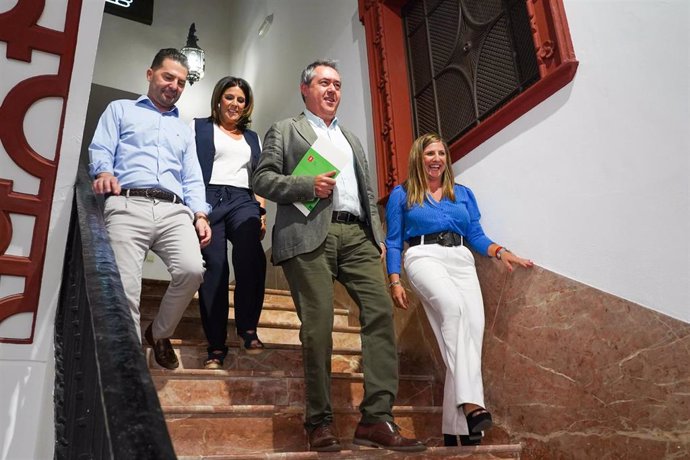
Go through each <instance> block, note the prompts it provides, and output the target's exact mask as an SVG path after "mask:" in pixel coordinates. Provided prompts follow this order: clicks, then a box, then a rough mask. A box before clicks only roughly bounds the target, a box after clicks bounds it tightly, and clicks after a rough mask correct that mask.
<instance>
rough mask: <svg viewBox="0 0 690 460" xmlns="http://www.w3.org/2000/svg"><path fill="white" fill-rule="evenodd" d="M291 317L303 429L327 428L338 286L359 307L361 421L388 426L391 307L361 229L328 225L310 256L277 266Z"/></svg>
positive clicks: (392, 392)
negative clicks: (298, 353)
mask: <svg viewBox="0 0 690 460" xmlns="http://www.w3.org/2000/svg"><path fill="white" fill-rule="evenodd" d="M282 267H283V271H284V273H285V277H286V278H287V281H288V284H289V285H290V291H291V293H292V298H293V300H294V302H295V306H296V308H297V315H298V316H299V318H300V321H301V322H302V326H301V328H300V340H301V341H302V354H303V363H304V378H305V391H306V411H305V426H306V427H307V429H310V428H313V427H316V426H318V425H320V424H322V423H331V422H332V420H333V408H332V407H331V397H330V390H331V354H332V351H333V336H332V334H333V311H334V310H333V282H334V280H338V281H339V282H340V283H341V284H343V286H345V288H346V289H347V292H348V293H349V294H350V296H351V297H352V299H353V300H354V301H355V303H357V305H358V307H359V322H360V325H361V340H362V367H363V373H364V398H363V400H362V403H361V404H360V412H361V413H362V419H361V421H362V422H364V423H374V422H380V421H392V420H393V413H392V406H393V401H394V400H395V396H396V394H397V391H398V357H397V353H396V345H395V331H394V328H393V304H392V301H391V298H390V295H389V294H388V291H387V289H386V284H385V278H384V274H383V267H382V265H381V258H380V253H379V251H378V249H377V248H376V246H375V244H374V242H373V239H372V238H370V237H369V229H368V228H367V227H366V226H364V224H357V223H354V224H345V223H332V224H331V226H330V229H329V232H328V236H327V237H326V240H325V241H324V242H323V243H322V244H321V246H319V247H318V248H317V249H316V250H314V251H312V252H310V253H307V254H300V255H298V256H295V257H293V258H291V259H288V260H287V261H285V262H283V264H282Z"/></svg>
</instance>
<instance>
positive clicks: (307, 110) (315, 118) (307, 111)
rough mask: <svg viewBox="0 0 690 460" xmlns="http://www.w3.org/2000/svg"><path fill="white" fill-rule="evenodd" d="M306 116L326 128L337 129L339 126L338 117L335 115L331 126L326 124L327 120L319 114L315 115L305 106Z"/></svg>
mask: <svg viewBox="0 0 690 460" xmlns="http://www.w3.org/2000/svg"><path fill="white" fill-rule="evenodd" d="M304 116H306V117H307V120H309V121H311V122H312V123H314V124H315V125H316V126H319V127H321V128H324V129H335V128H336V127H337V126H338V117H334V118H333V121H332V122H331V125H330V126H326V122H325V121H323V120H322V119H321V118H319V117H318V116H316V115H314V114H313V113H312V112H311V111H310V110H309V109H307V108H306V107H305V109H304Z"/></svg>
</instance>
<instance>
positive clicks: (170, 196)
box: [105, 188, 182, 203]
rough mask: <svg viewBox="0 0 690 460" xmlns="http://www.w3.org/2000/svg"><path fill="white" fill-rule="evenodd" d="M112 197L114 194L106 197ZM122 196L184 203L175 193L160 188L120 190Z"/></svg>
mask: <svg viewBox="0 0 690 460" xmlns="http://www.w3.org/2000/svg"><path fill="white" fill-rule="evenodd" d="M111 196H113V194H112V193H109V194H107V195H106V196H105V197H106V198H109V197H111ZM120 196H126V197H130V196H141V197H145V198H152V199H155V200H160V201H167V202H169V203H182V199H180V197H179V196H177V195H175V194H174V193H173V192H169V191H167V190H162V189H159V188H123V189H122V190H120Z"/></svg>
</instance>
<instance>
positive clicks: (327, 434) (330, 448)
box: [309, 424, 341, 452]
mask: <svg viewBox="0 0 690 460" xmlns="http://www.w3.org/2000/svg"><path fill="white" fill-rule="evenodd" d="M340 449H341V447H340V441H338V437H337V436H336V435H335V431H334V430H333V425H332V424H325V425H319V426H317V427H316V428H314V429H313V430H311V431H309V450H313V451H317V452H339V451H340Z"/></svg>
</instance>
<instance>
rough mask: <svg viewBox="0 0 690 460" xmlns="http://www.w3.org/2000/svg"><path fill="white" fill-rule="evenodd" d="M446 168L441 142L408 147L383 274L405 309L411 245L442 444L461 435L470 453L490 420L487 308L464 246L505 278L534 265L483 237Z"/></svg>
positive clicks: (474, 210)
mask: <svg viewBox="0 0 690 460" xmlns="http://www.w3.org/2000/svg"><path fill="white" fill-rule="evenodd" d="M448 160H449V152H448V146H447V145H446V143H445V142H444V141H443V139H441V137H440V136H439V135H438V134H434V133H431V134H425V135H423V136H421V137H419V138H418V139H417V140H415V142H414V144H413V145H412V149H411V151H410V162H409V175H408V176H409V177H408V179H407V182H406V183H405V184H404V185H399V186H397V187H396V188H395V189H394V190H393V192H392V193H391V195H390V198H389V200H388V205H387V207H386V223H387V226H388V234H387V238H386V246H387V254H386V267H387V270H388V276H389V279H390V284H389V287H390V289H391V296H392V297H393V301H394V302H395V304H396V306H397V307H399V308H403V309H406V308H407V306H408V301H407V296H406V294H405V290H404V289H403V287H402V286H401V284H400V268H401V259H402V252H403V244H404V243H408V245H409V248H408V249H407V251H406V252H405V258H404V266H405V272H406V273H407V277H408V279H409V281H410V285H411V287H412V289H413V290H414V292H415V293H416V294H417V295H418V296H419V298H420V300H421V301H422V304H423V305H424V310H425V311H426V314H427V317H428V318H429V323H430V324H431V327H432V329H433V330H434V334H435V335H436V340H437V341H438V345H439V348H440V350H441V355H442V356H443V360H444V362H445V364H446V380H445V386H444V395H443V424H442V430H443V433H444V444H445V445H457V443H458V435H460V442H461V443H462V444H463V445H467V444H478V443H479V442H480V441H481V437H482V435H483V431H484V430H486V429H488V428H489V427H490V426H491V424H492V420H491V414H490V413H489V412H488V411H487V410H486V409H485V408H484V388H483V383H482V376H481V354H482V338H483V335H484V303H483V301H482V293H481V290H480V287H479V280H478V279H477V272H476V270H475V267H474V256H473V255H472V252H470V250H469V249H468V248H467V247H466V246H465V245H466V244H469V245H470V246H472V248H473V249H474V250H475V251H477V252H478V253H480V254H485V255H487V256H489V257H496V258H497V259H499V260H500V261H501V262H502V263H503V264H504V265H505V266H506V268H507V269H508V270H509V271H512V270H513V266H514V265H517V266H522V267H531V266H532V265H533V264H532V261H530V260H527V259H522V258H520V257H518V256H516V255H515V254H513V253H511V252H510V251H508V250H507V249H506V248H504V247H502V246H499V245H498V244H496V243H494V242H492V241H491V240H490V239H489V238H487V236H486V235H484V231H483V230H482V227H481V225H480V224H479V218H480V214H479V208H478V207H477V201H476V200H475V198H474V194H473V193H472V191H471V190H470V189H469V188H467V187H464V186H462V185H459V184H455V183H454V178H453V172H452V170H451V168H449V167H448Z"/></svg>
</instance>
